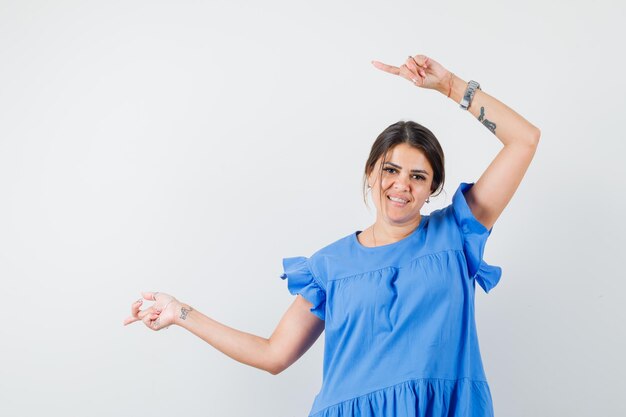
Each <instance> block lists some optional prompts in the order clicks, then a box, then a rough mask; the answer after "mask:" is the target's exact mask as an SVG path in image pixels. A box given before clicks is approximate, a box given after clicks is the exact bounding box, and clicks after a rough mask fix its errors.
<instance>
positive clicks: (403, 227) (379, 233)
mask: <svg viewBox="0 0 626 417" xmlns="http://www.w3.org/2000/svg"><path fill="white" fill-rule="evenodd" d="M421 221H422V215H421V214H420V215H419V216H418V217H417V218H416V219H414V220H412V221H410V222H407V223H403V224H393V223H389V222H386V221H384V220H381V219H380V218H379V219H376V223H374V224H373V225H372V235H373V237H374V240H375V243H376V246H380V245H387V244H390V243H395V242H397V241H399V240H402V239H404V238H405V237H407V236H408V235H410V234H411V233H413V231H414V230H415V229H417V227H418V226H419V224H420V222H421Z"/></svg>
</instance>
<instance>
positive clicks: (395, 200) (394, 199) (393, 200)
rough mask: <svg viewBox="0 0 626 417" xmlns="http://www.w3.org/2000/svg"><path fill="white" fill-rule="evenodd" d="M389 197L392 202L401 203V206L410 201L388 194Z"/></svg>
mask: <svg viewBox="0 0 626 417" xmlns="http://www.w3.org/2000/svg"><path fill="white" fill-rule="evenodd" d="M387 199H388V200H389V201H391V202H392V203H395V204H396V205H399V206H404V205H406V204H407V203H408V201H407V200H403V199H401V198H396V197H391V196H387Z"/></svg>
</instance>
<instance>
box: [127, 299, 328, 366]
mask: <svg viewBox="0 0 626 417" xmlns="http://www.w3.org/2000/svg"><path fill="white" fill-rule="evenodd" d="M158 294H159V295H158V297H156V296H155V293H152V292H145V293H143V297H144V298H145V299H147V300H151V301H155V304H154V305H152V306H150V307H149V308H146V309H145V310H143V311H140V307H141V304H142V300H138V301H136V302H135V303H133V304H132V306H131V316H129V317H128V318H127V319H126V320H124V324H125V325H128V324H130V323H133V322H135V321H139V320H141V321H143V323H144V324H145V325H146V326H147V327H149V328H150V329H152V330H160V329H162V328H164V327H168V326H170V325H172V324H175V325H178V326H181V327H183V328H185V329H187V330H189V331H190V332H191V333H193V334H194V335H196V336H198V337H199V338H201V339H202V340H204V341H205V342H207V343H208V344H210V345H211V346H213V347H214V348H215V349H217V350H219V351H220V352H222V353H224V354H225V355H227V356H229V357H231V358H232V359H234V360H236V361H237V362H240V363H243V364H245V365H250V366H253V367H255V368H258V369H261V370H264V371H267V372H269V373H271V374H272V375H276V374H278V373H280V372H282V371H283V370H284V369H286V368H288V367H289V366H291V364H293V363H294V362H295V361H296V360H298V358H300V357H301V356H302V355H303V354H304V353H305V352H306V351H307V350H308V349H309V348H310V347H311V346H312V345H313V343H315V341H316V340H317V338H318V337H319V335H320V334H321V333H322V331H323V330H324V321H323V320H321V319H319V318H318V317H317V316H315V315H314V314H312V313H311V312H310V309H311V307H312V304H311V303H310V302H309V301H307V300H305V299H304V298H302V296H298V297H296V299H295V300H294V302H293V303H292V305H291V306H290V307H289V309H288V310H287V311H286V312H285V314H284V315H283V317H282V319H281V320H280V322H279V323H278V326H277V327H276V329H275V330H274V333H273V334H272V336H271V337H270V338H269V339H268V338H264V337H261V336H256V335H254V334H251V333H246V332H243V331H240V330H237V329H234V328H232V327H229V326H226V325H225V324H222V323H220V322H218V321H216V320H213V319H212V318H210V317H207V316H205V315H204V314H202V313H200V312H199V311H197V310H196V309H194V308H192V307H191V306H189V305H188V304H185V303H181V302H180V301H178V300H177V299H176V298H174V297H172V296H170V295H167V294H164V293H158Z"/></svg>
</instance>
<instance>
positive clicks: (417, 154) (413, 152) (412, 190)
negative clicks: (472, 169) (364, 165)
mask: <svg viewBox="0 0 626 417" xmlns="http://www.w3.org/2000/svg"><path fill="white" fill-rule="evenodd" d="M381 162H382V157H381V158H379V159H378V161H377V162H376V165H375V166H374V169H373V170H372V173H371V174H370V175H369V177H368V181H369V184H370V185H371V186H372V200H374V204H376V210H377V212H378V214H377V217H378V218H381V217H382V220H385V221H387V222H389V223H392V224H397V225H402V224H406V223H410V222H413V221H415V219H416V218H417V217H419V215H420V209H421V208H422V206H423V205H424V201H426V199H427V198H428V197H429V196H430V194H431V192H430V187H431V185H432V182H433V169H432V167H431V166H430V163H429V162H428V159H426V156H424V153H423V152H422V151H420V150H419V149H416V148H414V147H412V146H410V145H408V144H406V143H401V144H399V145H396V146H395V147H393V148H392V149H391V150H389V153H388V154H387V160H386V161H385V165H384V166H383V167H382V168H383V171H382V175H379V173H380V163H381ZM379 184H380V186H379ZM381 197H382V198H381ZM392 197H397V198H399V199H402V200H404V201H405V202H404V203H403V202H396V201H392V200H391V198H392Z"/></svg>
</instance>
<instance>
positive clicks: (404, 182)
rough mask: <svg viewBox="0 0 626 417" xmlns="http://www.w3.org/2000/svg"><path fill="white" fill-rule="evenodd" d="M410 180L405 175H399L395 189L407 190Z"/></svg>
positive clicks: (394, 185)
mask: <svg viewBox="0 0 626 417" xmlns="http://www.w3.org/2000/svg"><path fill="white" fill-rule="evenodd" d="M409 181H410V180H409V178H408V177H406V176H404V175H398V177H397V178H396V180H395V181H394V184H393V188H394V189H397V190H407V189H408V188H409Z"/></svg>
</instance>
